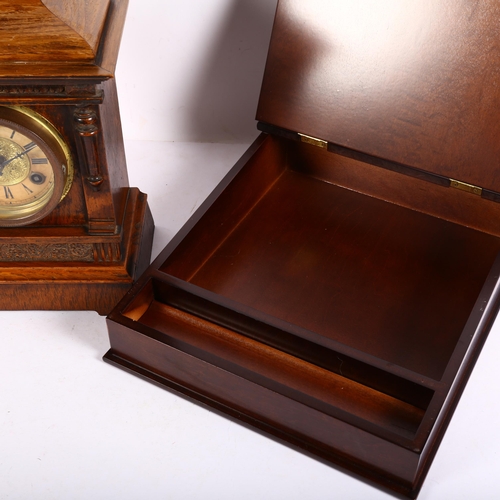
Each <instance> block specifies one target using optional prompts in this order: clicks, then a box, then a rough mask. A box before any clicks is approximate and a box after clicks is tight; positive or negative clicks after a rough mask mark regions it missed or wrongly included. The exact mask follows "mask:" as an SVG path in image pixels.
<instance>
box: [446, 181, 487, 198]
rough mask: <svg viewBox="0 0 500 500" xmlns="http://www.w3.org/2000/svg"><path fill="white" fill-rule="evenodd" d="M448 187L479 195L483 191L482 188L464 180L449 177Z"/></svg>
mask: <svg viewBox="0 0 500 500" xmlns="http://www.w3.org/2000/svg"><path fill="white" fill-rule="evenodd" d="M450 187H452V188H455V189H460V191H466V192H467V193H472V194H476V195H477V196H481V194H482V193H483V189H482V188H480V187H478V186H474V185H473V184H467V183H466V182H461V181H456V180H455V179H450Z"/></svg>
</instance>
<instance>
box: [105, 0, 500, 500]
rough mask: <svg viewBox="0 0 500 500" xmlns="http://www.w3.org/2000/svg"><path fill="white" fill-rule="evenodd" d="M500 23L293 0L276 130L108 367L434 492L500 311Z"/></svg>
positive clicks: (280, 35) (281, 19)
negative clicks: (452, 428)
mask: <svg viewBox="0 0 500 500" xmlns="http://www.w3.org/2000/svg"><path fill="white" fill-rule="evenodd" d="M499 18H500V3H499V2H498V1H497V0H480V1H478V2H463V1H457V2H450V1H448V0H433V1H432V2H429V1H422V2H414V1H413V0H398V1H394V0H380V1H377V2H373V1H369V0H308V1H307V2H304V1H302V0H280V2H279V5H278V10H277V14H276V18H275V24H274V28H273V34H272V39H271V44H270V49H269V55H268V60H267V65H266V69H265V74H264V79H263V84H262V91H261V96H260V101H259V105H258V111H257V119H258V121H259V125H258V126H259V129H260V130H261V131H262V134H261V135H260V136H259V137H258V139H257V140H256V141H255V143H254V144H253V145H252V146H251V147H250V149H249V150H248V151H247V152H246V153H245V155H244V156H243V157H242V158H241V160H240V161H239V162H238V163H237V164H236V165H235V166H234V168H233V169H232V170H231V171H230V172H229V174H228V175H227V176H226V177H225V178H224V179H223V180H222V182H221V183H220V184H219V186H218V187H217V188H216V189H215V190H214V192H213V193H212V194H211V195H210V197H209V198H208V199H207V200H206V201H205V202H204V203H203V204H202V206H201V207H200V208H199V210H198V211H197V212H196V213H195V214H194V215H193V217H191V219H190V220H189V221H188V222H187V224H186V225H185V226H184V227H183V229H182V230H181V231H180V232H179V233H178V234H177V235H176V236H175V237H174V238H173V240H172V241H171V242H170V243H169V245H168V246H167V247H166V248H165V250H164V251H163V252H162V253H161V254H160V256H159V257H158V258H157V259H156V260H155V262H154V263H153V264H152V265H151V267H150V268H149V269H148V270H147V272H146V273H145V274H144V275H143V276H142V278H141V279H140V280H139V281H138V282H137V283H136V285H135V286H134V287H133V288H132V290H131V291H130V292H129V293H128V294H127V295H126V296H125V298H124V299H123V300H122V301H121V302H120V304H119V305H118V306H117V307H116V308H115V309H114V311H113V312H112V313H111V315H110V316H109V318H108V327H109V336H110V343H111V349H110V350H109V352H108V353H107V354H106V356H105V359H106V360H107V361H109V362H111V363H114V364H116V365H118V366H120V367H123V368H125V369H127V370H129V371H131V372H133V373H136V374H138V375H140V376H141V377H144V378H146V379H148V380H151V381H153V382H155V383H157V384H160V385H162V386H165V387H167V388H170V389H174V390H176V391H178V392H179V393H181V394H184V395H185V396H188V397H190V398H192V399H194V400H196V401H198V402H201V403H203V404H206V405H209V406H210V407H212V408H215V409H217V410H219V411H221V412H222V413H224V414H226V415H228V416H230V417H232V418H234V419H237V420H239V421H241V422H243V423H245V424H247V425H250V426H252V427H253V428H256V429H259V430H261V431H263V432H264V433H267V434H269V435H271V436H273V437H275V438H277V439H279V440H281V441H283V442H286V443H289V444H291V445H292V446H293V447H296V448H298V449H301V450H303V451H304V452H306V453H308V454H310V455H313V456H315V457H317V458H319V459H321V460H324V461H326V462H328V463H331V464H335V465H336V466H340V467H341V468H345V469H347V470H349V471H351V472H354V473H355V474H358V475H360V476H362V477H364V478H367V479H369V480H371V481H373V482H374V483H376V484H378V485H380V486H382V487H384V488H387V489H389V490H392V491H394V492H396V493H398V494H402V495H405V496H409V497H412V498H415V497H416V496H417V495H418V492H419V490H420V488H421V485H422V483H423V481H424V479H425V475H426V473H427V471H428V469H429V466H430V464H431V462H432V460H433V457H434V455H435V453H436V451H437V448H438V446H439V444H440V442H441V439H442V437H443V434H444V432H445V430H446V427H447V425H448V423H449V421H450V418H451V416H452V414H453V411H454V409H455V407H456V405H457V403H458V400H459V398H460V395H461V393H462V391H463V389H464V387H465V384H466V382H467V379H468V377H469V375H470V373H471V370H472V368H473V365H474V363H475V361H476V359H477V357H478V355H479V352H480V350H481V347H482V345H483V343H484V341H485V338H486V336H487V335H488V332H489V330H490V327H491V325H492V323H493V321H494V319H495V316H496V313H497V310H498V308H499V291H498V278H499V273H500V260H499V258H498V257H497V256H498V254H499V251H500V203H499V202H500V168H499V167H500V165H499V163H500V119H499V118H500V116H499V115H500V70H499V68H500V43H499V42H500V32H499V30H498V23H497V20H498V19H499Z"/></svg>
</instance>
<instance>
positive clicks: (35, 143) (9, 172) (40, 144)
mask: <svg viewBox="0 0 500 500" xmlns="http://www.w3.org/2000/svg"><path fill="white" fill-rule="evenodd" d="M49 144H50V145H49ZM64 146H65V145H64V143H63V141H62V139H61V137H60V136H59V135H58V133H57V131H56V130H55V129H54V128H53V127H52V126H51V125H50V124H49V123H48V122H46V121H45V120H44V119H43V118H42V117H41V116H40V115H37V114H36V113H34V112H33V111H30V110H25V109H24V108H9V107H0V227H1V226H4V227H6V226H10V227H13V226H23V225H26V224H30V223H32V222H35V221H37V220H39V219H41V218H42V217H44V216H45V215H48V214H49V213H50V212H51V211H52V210H53V209H54V208H55V207H56V206H57V204H58V203H59V202H60V201H61V199H62V198H63V197H64V195H65V194H66V193H67V192H68V190H69V187H70V186H71V180H72V163H71V158H70V156H69V151H68V150H67V148H65V147H64Z"/></svg>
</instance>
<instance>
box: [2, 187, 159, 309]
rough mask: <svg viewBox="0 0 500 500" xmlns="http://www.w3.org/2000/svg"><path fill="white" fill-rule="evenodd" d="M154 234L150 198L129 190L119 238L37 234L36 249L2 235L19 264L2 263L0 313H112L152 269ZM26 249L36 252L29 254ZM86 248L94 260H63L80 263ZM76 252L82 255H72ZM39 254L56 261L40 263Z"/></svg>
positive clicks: (10, 253) (89, 256)
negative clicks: (37, 254)
mask: <svg viewBox="0 0 500 500" xmlns="http://www.w3.org/2000/svg"><path fill="white" fill-rule="evenodd" d="M153 232H154V224H153V218H152V216H151V212H150V210H149V207H148V204H147V198H146V195H144V194H143V193H141V192H140V191H139V190H138V189H137V188H129V189H128V196H127V204H126V210H125V219H124V226H123V229H122V233H121V234H119V235H116V236H115V237H111V238H110V237H106V238H102V237H101V238H96V237H90V236H82V237H80V238H69V239H68V238H60V239H57V238H54V237H48V238H43V237H40V236H38V237H37V236H35V235H33V236H31V237H30V239H31V240H32V242H33V243H32V245H30V244H29V243H26V238H24V243H23V244H22V245H21V246H18V245H16V244H13V243H12V241H13V240H12V238H2V237H1V236H0V252H2V249H3V252H4V258H11V259H19V260H20V261H18V262H16V261H15V260H11V261H9V262H0V309H3V310H30V309H33V310H94V311H97V312H98V313H99V314H101V315H106V314H108V313H109V312H110V311H111V310H112V309H113V307H114V306H115V305H116V304H117V303H118V302H119V301H120V299H121V298H122V297H123V296H124V295H125V293H126V292H127V290H129V289H130V287H131V286H132V283H133V282H134V281H135V280H137V278H138V277H139V276H140V275H141V274H142V273H143V272H144V270H145V269H146V268H147V266H148V265H149V262H150V257H151V246H152V241H153ZM65 240H67V241H65ZM35 242H36V243H35ZM75 242H81V243H75ZM77 245H78V246H77ZM6 248H7V249H8V252H9V255H8V256H7V257H6V256H5V249H6ZM27 248H31V249H33V251H34V253H33V254H26V249H27ZM82 249H83V252H85V255H83V258H85V257H86V256H88V260H90V259H92V262H77V261H67V262H64V261H61V258H62V259H64V258H66V259H71V258H73V259H81V258H82ZM75 250H76V251H77V252H78V253H77V254H74V253H73V255H72V254H71V251H73V252H75ZM39 252H43V253H44V258H45V259H53V260H52V261H50V260H45V261H38V262H37V261H36V260H35V259H36V253H39ZM61 255H65V257H61ZM21 260H22V262H21Z"/></svg>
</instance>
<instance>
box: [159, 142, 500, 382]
mask: <svg viewBox="0 0 500 500" xmlns="http://www.w3.org/2000/svg"><path fill="white" fill-rule="evenodd" d="M320 154H322V155H323V157H324V159H325V160H326V161H328V162H329V163H330V165H328V166H329V167H330V168H329V172H330V174H329V176H328V178H326V179H325V178H324V177H327V176H325V175H324V173H325V170H326V169H325V166H324V164H323V163H321V162H319V161H318V151H317V148H314V147H313V146H309V145H298V144H296V143H293V142H290V141H284V140H281V139H279V138H273V137H269V138H268V140H267V141H266V142H265V144H264V145H263V146H262V147H261V148H260V149H259V151H258V152H257V153H256V154H255V155H254V156H253V158H252V160H251V161H250V162H249V163H248V164H247V165H246V166H245V168H244V169H243V170H242V171H241V172H240V173H239V174H238V176H237V177H236V178H235V179H234V181H233V182H232V183H231V186H230V187H229V188H227V189H226V190H225V191H224V192H223V193H222V194H221V195H220V196H219V197H218V198H217V200H216V201H215V202H214V203H213V205H212V206H211V207H210V209H209V210H208V211H207V212H206V213H205V214H204V216H203V217H202V218H201V219H200V220H199V221H198V223H197V224H196V225H195V226H194V227H193V229H192V230H191V231H190V232H189V234H188V235H187V237H185V238H184V239H183V241H182V242H181V244H180V245H178V246H177V248H176V249H175V250H174V251H173V252H172V254H171V255H170V256H169V257H168V258H167V259H166V260H165V261H164V264H163V265H162V266H161V268H160V270H161V271H162V272H164V273H167V274H169V275H172V276H174V277H176V278H179V279H181V280H184V281H186V282H189V283H191V284H193V285H196V286H197V287H200V288H201V289H206V290H209V291H211V292H213V293H215V294H217V295H218V296H221V297H224V298H227V299H230V300H231V301H234V302H236V303H239V304H242V305H244V306H245V307H247V308H248V309H249V312H248V314H249V315H252V314H255V315H257V316H258V315H259V314H264V315H266V316H268V317H271V318H274V319H275V320H276V321H278V322H280V323H282V324H287V325H293V326H294V327H295V326H296V327H298V329H297V330H300V331H294V334H296V335H299V336H302V337H303V338H305V339H306V340H308V341H311V342H313V343H316V344H318V345H321V346H324V347H327V348H330V349H333V350H336V349H337V348H338V345H339V344H341V345H344V346H349V347H350V348H353V349H355V350H358V351H361V352H363V353H365V354H367V355H369V356H372V357H374V358H376V359H379V360H382V361H383V362H385V364H387V363H388V364H391V365H396V366H400V367H405V368H406V369H408V370H410V371H412V372H414V373H416V374H419V375H420V376H423V377H427V378H429V379H432V380H437V381H438V380H440V379H441V377H442V375H443V373H444V370H445V369H446V366H447V364H448V361H449V360H450V357H451V355H452V354H453V351H454V349H455V347H456V345H457V342H458V340H459V338H460V335H461V333H462V330H463V327H464V325H465V323H466V321H467V319H468V317H469V314H470V312H471V310H472V309H473V306H474V303H475V301H476V299H477V297H478V295H479V292H480V290H481V288H482V286H483V284H484V282H485V279H486V277H487V275H488V272H489V271H490V269H491V266H492V264H493V261H494V259H495V257H496V256H497V254H498V252H499V250H500V238H499V237H498V236H496V235H494V234H488V233H486V232H485V231H479V230H476V229H472V228H471V227H466V226H465V225H462V224H459V223H457V222H452V221H450V220H443V219H440V218H437V217H434V216H432V215H431V214H426V213H423V212H421V211H418V210H412V209H409V208H407V207H405V206H401V205H400V204H396V202H397V201H398V200H396V202H395V201H392V200H387V201H386V200H383V199H378V198H375V197H374V196H373V195H370V194H371V193H364V192H358V191H356V190H355V189H356V187H355V186H353V185H347V186H342V185H338V184H335V174H334V173H335V169H336V168H337V165H336V164H338V166H339V168H343V167H344V164H345V159H343V158H342V157H338V156H337V155H332V154H331V153H328V152H323V151H321V152H320ZM309 155H311V156H312V159H311V161H308V160H309ZM317 165H319V166H317ZM371 168H372V170H369V169H368V170H367V171H366V174H367V175H366V176H365V178H364V183H365V184H368V185H369V184H370V177H369V174H370V173H371V172H372V171H373V172H375V173H376V174H374V175H377V176H379V177H380V170H381V169H379V168H377V167H371ZM387 175H388V176H398V177H399V179H398V182H399V183H406V184H408V185H409V186H411V188H408V190H407V191H408V192H409V193H410V195H411V192H412V190H418V189H422V185H423V187H424V188H426V187H427V185H428V184H429V183H427V182H425V181H419V180H417V179H413V178H410V177H406V176H403V175H401V174H396V173H393V172H387ZM339 176H341V174H340V175H339ZM322 177H323V178H322ZM344 184H347V182H345V179H344ZM387 185H389V187H386V191H387V193H386V194H388V195H390V194H391V189H390V182H388V183H387V184H386V186H387ZM437 189H439V191H440V192H439V193H438V195H439V197H440V198H441V200H442V201H441V203H442V204H444V205H448V212H449V213H450V219H453V218H455V219H459V218H460V214H461V213H462V212H461V210H462V208H463V207H461V206H460V205H459V204H458V203H456V201H455V200H456V198H455V196H456V193H455V192H454V190H452V189H450V188H445V187H441V186H434V185H430V186H429V190H430V191H432V190H437ZM365 191H366V190H365ZM459 194H460V195H461V197H462V198H464V197H465V198H467V203H468V204H471V203H478V202H479V203H480V204H481V205H482V206H483V207H485V206H486V208H482V209H480V208H477V210H476V213H477V214H478V217H477V219H478V220H479V219H481V218H484V217H486V218H488V214H486V213H484V210H485V209H486V210H492V211H497V210H498V204H497V203H494V202H489V201H485V200H481V199H480V198H479V197H474V196H473V195H469V194H467V193H466V194H464V193H459ZM387 197H389V196H387ZM409 198H410V200H406V201H407V203H408V201H411V196H409ZM454 203H456V205H457V206H456V207H454V206H453V204H454ZM450 207H451V208H450ZM417 208H419V207H418V203H417ZM490 216H491V214H490ZM467 217H470V213H468V214H467ZM467 222H470V221H467ZM475 222H476V221H472V223H471V224H469V225H473V223H475ZM476 225H477V224H476Z"/></svg>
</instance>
